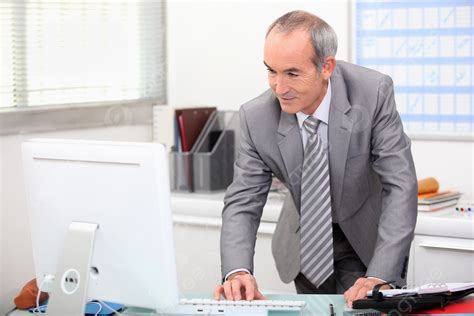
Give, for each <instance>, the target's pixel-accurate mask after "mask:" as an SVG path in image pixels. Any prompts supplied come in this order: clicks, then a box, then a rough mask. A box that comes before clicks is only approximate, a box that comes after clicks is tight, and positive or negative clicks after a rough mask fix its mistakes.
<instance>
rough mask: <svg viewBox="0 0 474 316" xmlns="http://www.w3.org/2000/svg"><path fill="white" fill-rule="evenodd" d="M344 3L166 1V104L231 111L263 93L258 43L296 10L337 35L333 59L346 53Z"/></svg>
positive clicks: (260, 45) (346, 21)
mask: <svg viewBox="0 0 474 316" xmlns="http://www.w3.org/2000/svg"><path fill="white" fill-rule="evenodd" d="M348 6H349V5H348V1H341V0H339V1H315V0H306V1H301V0H295V1H290V0H288V1H270V0H263V1H262V0H255V1H250V0H248V1H242V0H241V1H180V0H170V1H168V3H167V11H166V14H167V16H166V19H167V35H166V36H167V59H168V65H167V66H168V78H167V80H168V103H169V104H177V105H183V104H184V105H188V104H211V105H217V106H219V107H220V108H223V109H237V108H238V106H239V105H240V104H242V103H244V102H245V101H247V100H249V99H250V98H253V97H254V96H257V95H258V94H260V93H261V92H263V91H264V90H265V89H267V82H266V68H265V66H264V65H263V42H264V38H265V33H266V30H267V28H268V26H269V25H270V24H271V23H272V22H273V20H275V19H276V18H277V17H279V16H281V15H283V14H284V13H286V12H288V11H291V10H296V9H302V10H306V11H310V12H313V13H315V14H317V15H319V16H320V17H321V18H323V19H325V20H326V21H327V22H328V23H330V24H331V25H332V26H333V28H334V29H335V31H336V33H337V34H338V39H339V49H338V54H337V58H339V59H344V60H346V59H347V58H348V56H349V50H348V32H347V30H348V25H349V24H348V23H349V20H348Z"/></svg>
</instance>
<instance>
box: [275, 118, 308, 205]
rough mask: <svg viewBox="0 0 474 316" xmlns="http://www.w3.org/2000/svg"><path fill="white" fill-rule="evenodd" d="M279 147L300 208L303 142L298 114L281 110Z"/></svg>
mask: <svg viewBox="0 0 474 316" xmlns="http://www.w3.org/2000/svg"><path fill="white" fill-rule="evenodd" d="M277 137H278V138H277V139H278V147H279V149H280V153H281V156H282V158H283V163H284V164H285V169H286V172H287V184H288V185H289V187H290V190H291V191H292V192H293V197H294V199H295V205H296V207H297V209H298V210H299V208H300V195H301V170H302V168H303V143H302V142H301V134H300V130H299V128H298V120H297V119H296V115H294V114H288V113H285V112H283V111H282V112H281V114H280V122H279V124H278V136H277Z"/></svg>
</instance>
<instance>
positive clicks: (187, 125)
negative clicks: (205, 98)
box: [176, 107, 216, 152]
mask: <svg viewBox="0 0 474 316" xmlns="http://www.w3.org/2000/svg"><path fill="white" fill-rule="evenodd" d="M215 110H216V108H215V107H199V108H187V109H177V110H176V119H177V120H178V122H177V124H178V127H179V132H180V141H181V148H182V151H183V152H187V151H190V150H191V149H192V148H193V146H194V143H195V142H196V140H197V138H198V136H199V134H200V133H201V131H202V129H203V127H204V125H206V122H207V120H208V119H209V117H210V116H211V114H212V112H214V111H215Z"/></svg>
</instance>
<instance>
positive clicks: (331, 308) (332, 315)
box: [329, 304, 336, 316]
mask: <svg viewBox="0 0 474 316" xmlns="http://www.w3.org/2000/svg"><path fill="white" fill-rule="evenodd" d="M329 316H336V313H334V305H332V304H329Z"/></svg>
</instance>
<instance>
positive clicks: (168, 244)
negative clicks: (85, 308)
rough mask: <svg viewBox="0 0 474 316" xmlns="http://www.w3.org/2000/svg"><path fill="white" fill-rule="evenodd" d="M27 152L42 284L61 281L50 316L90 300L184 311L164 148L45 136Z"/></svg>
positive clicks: (30, 205) (29, 199) (32, 220)
mask: <svg viewBox="0 0 474 316" xmlns="http://www.w3.org/2000/svg"><path fill="white" fill-rule="evenodd" d="M22 150H23V167H24V179H25V185H26V193H27V204H28V211H29V219H30V227H31V237H32V246H33V255H34V262H35V272H36V278H37V282H38V285H39V284H40V283H41V282H42V280H43V279H44V278H45V277H47V278H49V277H50V276H51V275H53V276H55V278H54V281H53V283H52V284H51V286H48V288H47V289H46V290H47V291H49V292H50V300H49V303H48V314H50V313H49V309H50V308H53V306H54V308H55V310H59V311H60V312H58V314H62V315H66V314H67V315H70V314H69V312H71V311H70V309H71V306H72V305H75V306H76V307H75V308H76V309H77V308H79V307H78V306H79V305H81V304H82V305H84V302H85V301H86V300H87V301H89V300H105V301H109V302H116V303H122V304H125V305H131V306H140V307H145V308H153V309H157V310H160V309H166V308H169V307H172V306H174V305H177V304H178V286H177V277H176V265H175V253H174V243H173V230H172V219H171V211H170V189H169V173H168V159H167V154H166V150H165V147H164V146H163V145H161V144H157V143H131V142H128V143H126V142H101V141H79V140H59V139H35V140H30V141H26V142H24V143H23V144H22ZM94 236H95V237H94ZM92 248H93V251H92ZM81 287H82V289H81ZM84 287H85V288H84ZM80 292H83V293H82V294H81V293H80ZM73 294H74V295H73ZM81 295H82V296H81ZM73 297H76V298H74V299H73ZM78 300H79V301H80V302H78ZM65 311H68V312H67V313H64V312H65ZM71 313H72V312H71ZM74 314H76V313H75V312H74ZM77 314H80V312H77ZM82 315H83V314H82Z"/></svg>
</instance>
